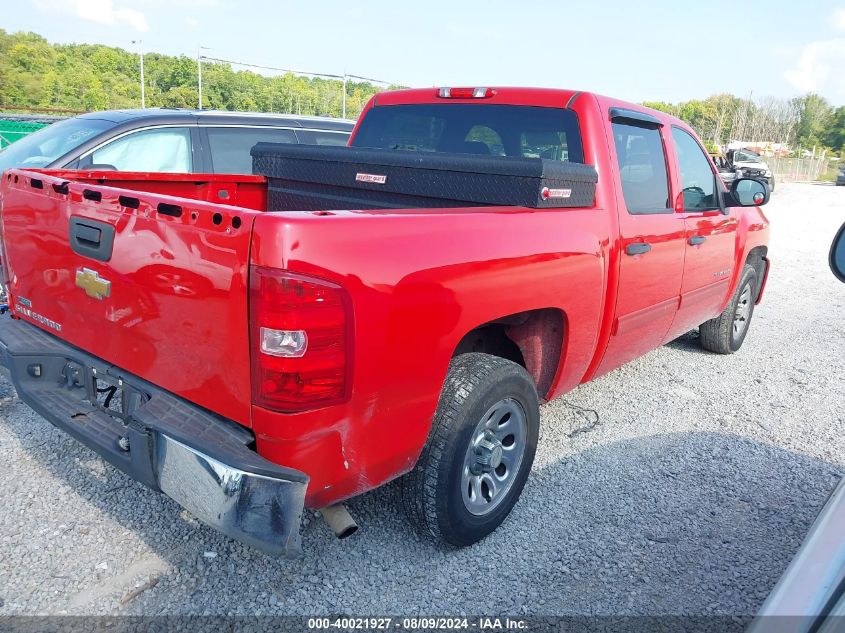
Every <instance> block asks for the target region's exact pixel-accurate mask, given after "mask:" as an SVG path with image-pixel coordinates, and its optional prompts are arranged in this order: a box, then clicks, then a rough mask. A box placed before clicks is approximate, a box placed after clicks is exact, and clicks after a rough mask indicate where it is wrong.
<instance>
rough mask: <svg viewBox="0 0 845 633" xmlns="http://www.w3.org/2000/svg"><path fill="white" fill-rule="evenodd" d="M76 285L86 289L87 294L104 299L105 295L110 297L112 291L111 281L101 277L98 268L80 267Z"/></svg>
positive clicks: (99, 299) (77, 272)
mask: <svg viewBox="0 0 845 633" xmlns="http://www.w3.org/2000/svg"><path fill="white" fill-rule="evenodd" d="M76 285H77V286H79V287H80V288H82V289H83V290H84V291H85V294H86V295H88V296H89V297H91V298H92V299H96V300H97V301H102V299H103V297H108V296H109V293H110V292H111V282H110V281H108V280H107V279H103V278H102V277H100V274H99V273H98V272H97V271H96V270H91V269H90V268H80V269H79V270H77V271H76Z"/></svg>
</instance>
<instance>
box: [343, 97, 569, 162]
mask: <svg viewBox="0 0 845 633" xmlns="http://www.w3.org/2000/svg"><path fill="white" fill-rule="evenodd" d="M352 145H353V146H354V147H370V148H377V149H395V150H406V151H415V152H449V153H457V154H477V155H482V156H510V157H523V158H545V159H548V160H557V161H571V162H576V163H583V162H584V151H583V147H582V143H581V133H580V130H579V127H578V118H577V116H576V115H575V113H574V112H572V111H571V110H566V109H563V108H544V107H538V106H515V105H499V104H496V105H493V104H485V105H480V104H465V103H444V104H409V105H391V106H376V107H374V108H372V109H371V110H370V111H369V112H367V114H366V116H365V117H364V119H363V120H362V121H361V125H360V127H359V129H358V132H357V133H356V135H355V138H354V140H353V142H352Z"/></svg>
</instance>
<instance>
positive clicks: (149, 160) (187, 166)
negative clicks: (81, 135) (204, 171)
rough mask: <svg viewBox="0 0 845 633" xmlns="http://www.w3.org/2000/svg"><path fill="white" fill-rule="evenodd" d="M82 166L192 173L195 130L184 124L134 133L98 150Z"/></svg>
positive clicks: (85, 159) (84, 160)
mask: <svg viewBox="0 0 845 633" xmlns="http://www.w3.org/2000/svg"><path fill="white" fill-rule="evenodd" d="M80 165H81V166H83V167H85V166H87V165H111V166H112V167H114V168H115V169H117V170H118V171H151V172H171V173H190V172H191V171H192V170H193V162H192V160H191V132H190V130H189V129H188V128H184V127H165V128H158V129H152V130H142V131H140V132H134V133H133V134H128V135H126V136H124V137H122V138H119V139H117V140H115V141H112V142H111V143H109V144H108V145H105V146H103V147H101V148H100V149H98V150H95V151H94V152H92V153H91V154H90V155H88V156H87V157H85V158H84V159H83V161H82V162H81V163H80Z"/></svg>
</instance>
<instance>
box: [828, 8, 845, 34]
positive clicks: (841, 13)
mask: <svg viewBox="0 0 845 633" xmlns="http://www.w3.org/2000/svg"><path fill="white" fill-rule="evenodd" d="M830 22H831V24H833V28H835V29H839V30H840V31H845V7H843V8H842V9H837V10H836V11H834V12H833V15H832V16H831V17H830Z"/></svg>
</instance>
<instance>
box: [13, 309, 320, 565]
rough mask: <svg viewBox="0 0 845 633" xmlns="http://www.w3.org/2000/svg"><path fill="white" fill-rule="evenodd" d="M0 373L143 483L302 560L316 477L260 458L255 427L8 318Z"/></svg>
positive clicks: (246, 538) (256, 543) (221, 526)
mask: <svg viewBox="0 0 845 633" xmlns="http://www.w3.org/2000/svg"><path fill="white" fill-rule="evenodd" d="M0 365H2V367H3V368H4V369H5V370H6V371H7V374H8V375H9V377H10V379H11V381H12V383H13V384H14V386H15V389H16V390H17V392H18V396H19V397H20V398H21V399H22V400H23V401H24V402H25V403H26V404H28V405H29V406H30V407H32V408H33V409H34V410H35V411H36V412H37V413H39V414H40V415H41V416H43V417H44V418H46V419H47V420H48V421H49V422H50V423H52V424H53V425H55V426H57V427H58V428H60V429H62V430H64V431H66V432H67V433H68V434H70V435H71V436H72V437H74V438H75V439H77V440H78V441H80V442H82V443H83V444H85V445H86V446H88V447H89V448H91V449H93V450H94V451H96V452H97V453H98V454H99V455H100V456H101V457H103V458H104V459H105V460H107V461H108V462H109V463H111V464H112V465H114V466H115V467H117V468H119V469H120V470H122V471H123V472H125V473H126V474H128V475H129V476H130V477H132V478H133V479H136V480H138V481H140V482H141V483H143V484H145V485H147V486H149V487H150V488H152V489H153V490H157V491H160V492H163V493H164V494H166V495H167V496H169V497H170V498H172V499H173V500H174V501H176V502H177V503H179V504H180V505H182V506H183V507H184V508H186V509H187V510H188V511H189V512H191V513H192V514H193V515H194V516H196V517H197V518H198V519H200V520H202V521H203V522H204V523H207V524H208V525H210V526H211V527H214V528H216V529H218V530H220V531H221V532H223V533H224V534H226V535H228V536H230V537H232V538H234V539H237V540H239V541H243V542H244V543H246V544H248V545H251V546H253V547H256V548H258V549H261V550H263V551H266V552H269V553H272V554H276V555H282V556H294V555H296V554H298V553H299V551H300V538H299V527H300V520H301V516H302V509H303V505H304V501H305V489H306V487H307V485H308V476H307V475H305V474H304V473H302V472H300V471H297V470H293V469H290V468H285V467H283V466H278V465H276V464H274V463H272V462H270V461H268V460H266V459H264V458H262V457H260V456H259V455H258V454H257V453H256V452H255V451H254V450H252V448H251V447H252V445H253V444H254V437H253V435H252V433H251V432H250V431H249V430H248V429H245V428H243V427H241V426H240V425H238V424H236V423H234V422H232V421H230V420H226V419H223V418H221V417H220V416H217V415H215V414H213V413H211V412H209V411H206V410H205V409H202V408H200V407H197V406H195V405H192V404H190V403H188V402H186V401H185V400H182V399H181V398H177V397H175V396H173V395H172V394H170V393H168V392H166V391H164V390H162V389H160V388H158V387H156V386H155V385H151V384H149V383H147V382H146V381H144V380H142V379H140V378H137V377H135V376H133V375H131V374H129V373H127V372H125V371H123V370H120V369H118V368H117V367H114V366H113V365H109V364H108V363H106V362H104V361H102V360H100V359H98V358H96V357H94V356H91V355H90V354H87V353H85V352H82V351H80V350H78V349H76V348H74V347H72V346H70V345H68V344H66V343H64V342H62V341H61V340H59V339H57V338H55V337H53V336H51V335H50V334H47V333H46V332H44V331H42V330H40V329H39V328H37V327H35V326H33V325H30V324H28V323H25V322H23V321H21V320H18V319H11V318H9V317H0ZM109 393H111V395H112V397H111V398H108V394H109ZM106 398H108V400H109V402H105V400H106Z"/></svg>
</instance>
